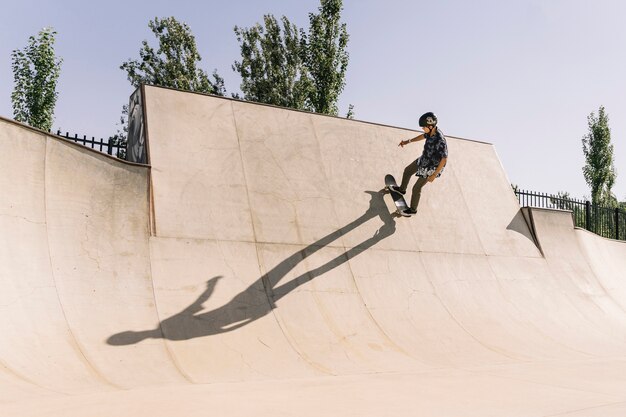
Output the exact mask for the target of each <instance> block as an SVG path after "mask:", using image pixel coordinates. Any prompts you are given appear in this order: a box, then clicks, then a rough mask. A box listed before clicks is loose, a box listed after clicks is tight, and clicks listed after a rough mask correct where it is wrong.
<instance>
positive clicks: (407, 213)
mask: <svg viewBox="0 0 626 417" xmlns="http://www.w3.org/2000/svg"><path fill="white" fill-rule="evenodd" d="M416 213H417V210H414V209H412V208H411V207H409V208H408V209H404V210H402V211H401V212H400V214H401V215H403V216H404V217H411V216H412V215H414V214H416Z"/></svg>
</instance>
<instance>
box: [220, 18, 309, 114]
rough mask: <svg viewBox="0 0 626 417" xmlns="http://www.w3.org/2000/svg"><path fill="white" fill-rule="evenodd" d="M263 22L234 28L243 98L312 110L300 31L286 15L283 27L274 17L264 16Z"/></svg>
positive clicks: (237, 68)
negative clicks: (237, 44)
mask: <svg viewBox="0 0 626 417" xmlns="http://www.w3.org/2000/svg"><path fill="white" fill-rule="evenodd" d="M263 22H264V25H261V24H259V23H257V24H256V25H254V26H253V27H251V28H240V27H238V26H235V28H234V30H235V34H236V35H237V41H239V46H240V49H241V61H235V63H234V65H233V67H232V68H233V70H234V71H236V72H238V73H239V75H240V76H241V80H242V81H241V91H242V93H243V95H244V99H245V100H250V101H256V102H259V103H267V104H274V105H277V106H283V107H291V108H294V109H299V110H309V109H310V107H309V106H308V103H307V99H308V96H309V93H308V91H309V89H310V86H311V83H310V80H309V78H308V77H307V74H306V67H305V66H304V63H303V62H302V59H301V53H300V37H299V36H298V28H297V27H296V25H294V24H292V23H291V22H289V19H287V18H286V17H285V16H283V17H282V18H281V23H282V27H281V25H280V24H279V22H278V20H277V19H276V18H275V17H274V16H273V15H265V16H263Z"/></svg>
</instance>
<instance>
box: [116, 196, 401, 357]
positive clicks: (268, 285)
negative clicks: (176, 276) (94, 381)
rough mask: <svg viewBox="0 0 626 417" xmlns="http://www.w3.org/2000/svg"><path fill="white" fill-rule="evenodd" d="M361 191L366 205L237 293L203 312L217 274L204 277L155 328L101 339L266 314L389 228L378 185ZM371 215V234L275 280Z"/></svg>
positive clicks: (134, 339) (198, 329) (202, 331)
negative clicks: (189, 299) (197, 291)
mask: <svg viewBox="0 0 626 417" xmlns="http://www.w3.org/2000/svg"><path fill="white" fill-rule="evenodd" d="M366 193H367V194H369V195H370V202H369V207H368V209H367V211H366V212H365V213H363V215H361V216H360V217H358V218H357V219H355V220H354V221H352V222H350V223H349V224H347V225H345V226H344V227H342V228H340V229H337V230H336V231H334V232H332V233H330V234H328V235H326V236H324V237H323V238H321V239H320V240H318V241H317V242H315V243H312V244H311V245H309V246H307V247H306V248H304V249H302V250H299V251H297V252H296V253H294V254H293V255H291V256H289V257H288V258H286V259H285V260H283V261H282V262H280V263H279V264H278V265H276V266H275V267H274V268H272V269H271V270H270V271H268V272H267V273H266V274H264V275H263V276H261V277H260V278H259V279H257V280H256V281H255V282H254V283H252V284H251V285H250V286H249V287H248V288H246V289H245V290H244V291H242V292H241V293H239V294H237V295H236V296H235V297H234V298H233V299H232V300H230V301H229V302H228V303H227V304H224V305H223V306H221V307H218V308H216V309H214V310H211V311H208V312H202V310H203V307H202V305H203V304H204V303H205V302H206V301H207V300H208V299H209V298H210V297H211V294H212V293H213V291H214V289H215V286H216V284H217V282H218V281H219V280H220V279H221V278H222V277H221V276H216V277H213V278H211V279H209V280H208V281H207V284H206V289H205V291H204V292H203V293H202V294H201V295H200V296H199V297H198V298H197V299H196V300H195V301H194V302H193V303H192V304H191V305H189V306H188V307H187V308H185V309H184V310H183V311H181V312H180V313H178V314H175V315H174V316H172V317H169V318H167V319H164V320H163V321H161V323H160V325H159V326H158V327H157V328H156V329H152V330H144V331H138V332H135V331H125V332H121V333H117V334H115V335H113V336H111V337H109V338H108V339H107V343H108V344H109V345H114V346H120V345H130V344H135V343H138V342H140V341H142V340H144V339H148V338H153V339H158V338H164V339H169V340H189V339H193V338H196V337H203V336H210V335H216V334H221V333H225V332H229V331H233V330H236V329H239V328H241V327H243V326H245V325H247V324H249V323H251V322H253V321H255V320H258V319H259V318H261V317H263V316H265V315H267V314H269V313H270V312H271V311H272V310H273V309H274V308H276V302H277V301H278V300H280V299H281V298H282V297H284V296H286V295H287V294H289V293H290V292H291V291H293V290H295V289H296V288H298V287H299V286H301V285H303V284H305V283H306V282H309V281H311V280H313V279H315V278H316V277H319V276H320V275H323V274H325V273H327V272H329V271H331V270H333V269H335V268H337V267H338V266H340V265H342V264H344V263H346V262H347V261H348V260H349V259H352V258H354V257H355V256H357V255H359V254H361V253H362V252H363V251H365V250H367V249H369V248H371V247H372V246H374V245H376V244H377V243H378V242H380V241H381V240H383V239H385V238H387V237H389V236H391V235H392V234H393V233H395V231H396V222H395V219H394V216H392V214H390V213H389V211H388V209H387V206H386V205H385V202H384V200H383V195H384V194H385V192H384V191H383V190H381V191H377V192H376V191H366ZM376 217H378V218H380V220H381V221H382V223H383V224H382V226H381V227H380V228H379V229H378V230H376V232H375V233H374V235H373V236H372V237H370V238H368V239H366V240H364V241H363V242H361V243H360V244H358V245H356V246H354V247H353V248H350V249H348V250H346V251H345V252H343V253H341V254H340V255H339V256H337V257H335V258H334V259H332V260H330V261H328V262H326V263H325V264H323V265H321V266H319V267H317V268H314V269H311V270H309V271H307V272H305V273H303V274H301V275H299V276H297V277H294V278H293V279H291V280H290V281H289V282H286V283H284V284H282V285H279V286H277V285H278V284H279V282H280V281H281V280H282V279H283V278H284V277H285V276H286V275H287V274H288V273H289V272H290V271H291V270H293V269H294V268H295V267H296V266H297V265H298V264H299V263H301V262H302V261H303V260H304V259H306V258H307V257H309V256H311V255H313V254H314V253H316V252H317V251H319V250H320V249H322V248H324V247H326V246H328V245H329V244H331V243H332V242H334V241H335V240H337V239H339V238H340V237H341V236H344V235H346V234H347V233H349V232H351V231H352V230H354V229H356V228H358V227H359V226H361V225H363V224H364V223H365V222H367V221H369V220H371V219H374V218H376ZM268 300H269V303H268Z"/></svg>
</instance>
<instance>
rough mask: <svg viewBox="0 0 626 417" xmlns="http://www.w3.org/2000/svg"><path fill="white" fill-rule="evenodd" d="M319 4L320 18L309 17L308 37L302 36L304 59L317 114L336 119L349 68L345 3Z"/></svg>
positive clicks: (329, 1) (330, 0) (328, 0)
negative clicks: (342, 21)
mask: <svg viewBox="0 0 626 417" xmlns="http://www.w3.org/2000/svg"><path fill="white" fill-rule="evenodd" d="M320 3H321V4H320V7H319V8H318V13H317V14H316V13H309V33H305V32H304V31H302V33H301V36H302V53H303V56H304V58H303V59H304V61H305V62H306V65H307V68H308V70H309V74H310V77H311V81H312V83H313V88H312V89H310V90H309V100H310V102H311V106H312V107H313V110H314V111H316V112H317V113H325V114H332V115H337V112H338V110H337V101H338V100H339V95H340V94H341V92H342V91H343V88H344V86H345V76H346V70H347V68H348V61H349V55H348V52H347V50H346V48H347V46H348V39H349V36H348V31H347V28H346V24H345V23H341V12H342V10H343V1H342V0H321V2H320ZM350 113H352V111H351V110H350Z"/></svg>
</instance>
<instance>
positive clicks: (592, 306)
mask: <svg viewBox="0 0 626 417" xmlns="http://www.w3.org/2000/svg"><path fill="white" fill-rule="evenodd" d="M137 94H139V95H140V98H141V100H140V102H141V112H139V113H138V116H137V117H140V120H135V123H136V124H137V126H138V128H137V130H138V131H139V132H141V133H140V135H141V137H140V138H139V141H138V142H137V144H136V147H135V149H134V150H131V151H132V152H131V153H132V154H134V155H135V156H136V157H138V158H139V159H138V160H140V159H141V158H142V157H143V158H144V159H143V162H144V163H131V162H125V161H121V160H119V159H116V158H112V157H109V156H107V155H105V154H102V153H99V152H96V151H93V150H91V149H87V148H85V147H82V146H80V145H76V144H74V143H71V142H69V141H67V140H64V139H62V138H59V137H57V136H55V135H53V134H49V133H46V132H42V131H39V130H36V129H33V128H30V127H27V126H25V125H22V124H19V123H16V122H13V121H11V120H9V119H5V118H2V119H0V170H1V172H0V173H1V175H0V193H1V195H2V197H1V198H0V236H1V239H2V250H1V251H0V317H1V318H0V330H1V331H2V334H3V337H2V343H0V415H3V416H5V415H6V416H40V415H47V416H70V417H71V416H84V415H91V416H111V415H117V416H150V417H152V416H154V417H161V416H171V415H174V414H177V415H184V416H205V415H207V414H209V413H213V414H215V415H229V416H248V415H251V414H254V415H263V416H264V415H267V416H270V415H271V416H276V415H278V416H281V415H285V416H287V415H299V416H347V415H355V416H357V415H358V416H383V415H389V416H399V415H419V416H545V417H547V416H567V417H580V416H602V417H607V416H609V417H611V416H623V415H625V414H626V355H625V354H624V352H625V351H626V312H625V309H626V281H625V279H626V272H625V271H626V243H624V242H619V241H615V240H610V239H605V238H602V237H599V236H596V235H594V234H592V233H590V232H588V231H586V230H582V229H578V228H575V227H574V223H573V220H572V213H571V212H569V211H565V210H550V209H539V208H533V207H520V205H519V203H518V201H517V199H516V196H515V194H514V193H513V191H512V189H511V184H510V181H509V179H508V177H507V173H506V167H503V166H502V164H501V162H500V159H499V157H498V154H497V149H495V147H494V146H493V145H491V144H489V143H484V142H480V141H474V140H471V139H465V138H456V137H448V139H447V140H448V147H449V153H450V157H449V162H448V165H447V167H446V172H445V175H443V176H442V177H441V178H440V180H438V181H440V182H438V183H437V187H436V188H435V187H432V188H428V186H427V187H426V188H425V189H424V193H423V197H422V201H421V203H420V206H419V209H418V213H417V215H415V216H413V217H411V218H408V219H407V218H402V217H399V216H397V215H396V214H395V212H394V211H395V207H394V205H393V202H392V200H391V198H390V196H389V195H388V194H387V193H386V192H385V190H384V189H383V188H384V182H383V178H384V176H385V175H386V174H388V173H394V174H396V175H397V174H398V173H399V171H400V170H401V167H403V166H405V165H406V164H407V163H408V162H410V160H411V158H412V156H413V155H412V153H411V154H409V153H400V152H399V151H398V148H397V142H398V141H399V140H401V139H406V138H410V137H413V136H415V135H416V133H418V132H416V131H413V130H409V129H403V128H398V127H392V126H385V125H380V124H374V123H368V122H364V121H356V120H347V119H344V118H337V117H330V116H324V115H318V114H313V113H307V112H300V111H294V110H288V109H284V108H278V107H273V106H267V105H260V104H255V103H250V102H242V101H238V100H234V99H227V98H220V97H215V96H210V95H203V94H196V93H189V92H182V91H176V90H172V89H167V88H160V87H154V86H144V87H142V89H140V90H139V91H138V93H137Z"/></svg>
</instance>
